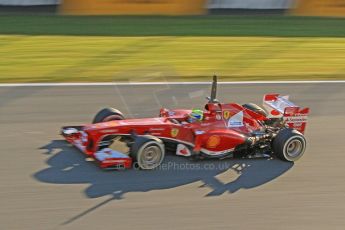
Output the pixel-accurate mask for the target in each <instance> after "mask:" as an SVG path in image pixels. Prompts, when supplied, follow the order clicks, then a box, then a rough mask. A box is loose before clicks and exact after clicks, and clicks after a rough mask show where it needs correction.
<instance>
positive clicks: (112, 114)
mask: <svg viewBox="0 0 345 230" xmlns="http://www.w3.org/2000/svg"><path fill="white" fill-rule="evenodd" d="M123 119H125V117H124V116H123V114H122V113H121V112H120V111H119V110H117V109H113V108H104V109H102V110H101V111H99V112H98V113H97V114H96V116H95V118H94V119H93V121H92V123H93V124H96V123H101V122H106V121H113V120H123Z"/></svg>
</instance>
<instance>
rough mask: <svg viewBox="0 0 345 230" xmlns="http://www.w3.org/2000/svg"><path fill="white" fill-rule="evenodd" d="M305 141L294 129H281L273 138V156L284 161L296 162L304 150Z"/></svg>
mask: <svg viewBox="0 0 345 230" xmlns="http://www.w3.org/2000/svg"><path fill="white" fill-rule="evenodd" d="M306 144H307V143H306V140H305V138H304V136H303V134H301V133H300V132H298V131H297V130H294V129H282V130H281V131H280V132H279V133H278V134H277V136H276V137H275V138H274V140H273V143H272V148H273V152H274V154H275V155H276V156H277V157H278V158H279V159H281V160H284V161H297V160H298V159H300V158H301V157H302V156H303V154H304V152H305V149H306Z"/></svg>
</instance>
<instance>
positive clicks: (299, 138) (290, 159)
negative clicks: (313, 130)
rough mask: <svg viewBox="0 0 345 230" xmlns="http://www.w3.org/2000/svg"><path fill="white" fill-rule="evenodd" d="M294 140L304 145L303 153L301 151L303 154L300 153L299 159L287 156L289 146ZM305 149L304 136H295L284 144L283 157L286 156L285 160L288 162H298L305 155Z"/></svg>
mask: <svg viewBox="0 0 345 230" xmlns="http://www.w3.org/2000/svg"><path fill="white" fill-rule="evenodd" d="M293 139H298V140H299V141H301V143H302V151H301V153H300V154H299V155H298V156H297V157H290V156H289V155H288V154H287V146H288V144H289V143H290V142H291V141H292V140H293ZM305 149H306V141H305V139H304V138H303V136H300V135H294V136H292V137H290V138H289V139H287V140H286V141H285V144H284V146H283V155H284V157H285V159H287V160H288V161H293V160H298V159H299V158H300V157H301V156H302V155H303V154H304V152H305Z"/></svg>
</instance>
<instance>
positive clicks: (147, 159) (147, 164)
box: [140, 145, 162, 169]
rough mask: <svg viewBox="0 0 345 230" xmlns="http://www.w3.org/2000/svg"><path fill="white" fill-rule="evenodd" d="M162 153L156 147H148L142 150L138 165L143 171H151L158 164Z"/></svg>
mask: <svg viewBox="0 0 345 230" xmlns="http://www.w3.org/2000/svg"><path fill="white" fill-rule="evenodd" d="M161 158H162V151H161V149H160V147H158V146H156V145H152V146H148V147H146V148H145V149H143V151H142V153H141V157H140V164H141V166H142V168H144V169H152V168H154V167H156V166H158V164H159V163H160V161H161Z"/></svg>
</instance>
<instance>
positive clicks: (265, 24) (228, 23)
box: [0, 15, 345, 37]
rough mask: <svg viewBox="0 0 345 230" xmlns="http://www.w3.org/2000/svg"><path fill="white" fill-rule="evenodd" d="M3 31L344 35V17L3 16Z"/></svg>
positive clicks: (150, 34)
mask: <svg viewBox="0 0 345 230" xmlns="http://www.w3.org/2000/svg"><path fill="white" fill-rule="evenodd" d="M0 34H22V35H24V34H25V35H95V36H96V35H98V36H275V37H277V36H279V37H344V36H345V18H313V17H288V16H263V15H261V16H184V17H163V16H141V17H140V16H138V17H133V16H97V17H95V16H93V17H87V16H57V15H22V16H21V15H0Z"/></svg>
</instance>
